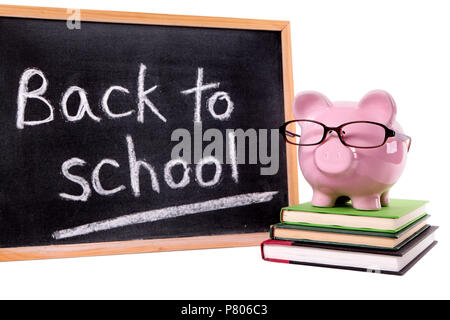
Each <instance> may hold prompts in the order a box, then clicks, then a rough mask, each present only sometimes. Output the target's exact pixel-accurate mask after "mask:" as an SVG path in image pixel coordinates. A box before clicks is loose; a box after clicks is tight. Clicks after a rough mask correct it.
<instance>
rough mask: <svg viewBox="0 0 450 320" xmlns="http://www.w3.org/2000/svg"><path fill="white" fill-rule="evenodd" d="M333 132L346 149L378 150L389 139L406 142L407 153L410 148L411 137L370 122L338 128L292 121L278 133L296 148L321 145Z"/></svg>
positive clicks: (310, 122) (355, 123) (356, 122)
mask: <svg viewBox="0 0 450 320" xmlns="http://www.w3.org/2000/svg"><path fill="white" fill-rule="evenodd" d="M333 131H334V132H336V133H337V135H338V137H339V140H341V142H342V144H343V145H345V146H347V147H354V148H363V149H370V148H378V147H381V146H382V145H384V144H385V143H386V141H387V139H388V138H390V137H396V138H400V139H402V140H406V141H407V144H408V151H409V148H410V146H411V137H409V136H407V135H405V134H402V133H400V132H396V131H394V130H392V129H389V128H388V127H386V126H385V125H383V124H381V123H377V122H372V121H353V122H347V123H344V124H341V125H340V126H338V127H327V126H326V125H324V124H323V123H320V122H318V121H314V120H292V121H288V122H286V123H284V124H283V125H282V126H281V127H280V133H281V134H282V135H283V137H284V139H285V140H286V142H288V143H291V144H295V145H297V146H314V145H318V144H321V143H322V142H323V141H324V140H325V139H326V137H327V135H328V134H331V133H332V132H333Z"/></svg>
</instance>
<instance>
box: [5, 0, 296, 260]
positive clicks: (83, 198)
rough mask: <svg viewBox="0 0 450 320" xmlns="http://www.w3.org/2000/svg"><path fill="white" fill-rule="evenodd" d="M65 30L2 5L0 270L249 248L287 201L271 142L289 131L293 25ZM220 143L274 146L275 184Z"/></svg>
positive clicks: (151, 24) (99, 16) (108, 24)
mask: <svg viewBox="0 0 450 320" xmlns="http://www.w3.org/2000/svg"><path fill="white" fill-rule="evenodd" d="M68 16H69V14H68V13H67V11H65V10H63V9H51V8H45V9H44V8H41V9H40V10H36V9H34V8H31V7H10V6H0V43H1V46H0V101H1V105H0V108H1V117H0V146H1V150H2V151H1V153H2V156H1V160H0V185H1V187H0V260H14V259H28V258H42V257H44V258H45V257H58V256H72V255H86V254H103V253H116V252H117V253H118V252H145V251H155V250H172V249H187V248H205V247H221V246H234V245H248V244H256V243H255V242H258V241H259V240H260V239H261V238H262V237H263V236H265V235H266V232H267V231H268V228H269V226H270V225H271V224H273V223H276V222H277V221H278V219H279V210H280V208H281V207H282V206H285V205H288V204H289V201H291V203H292V202H295V201H296V195H295V193H296V190H297V189H296V186H294V187H292V190H290V186H289V185H290V184H291V186H292V182H293V181H296V180H295V179H296V178H295V177H294V178H293V177H289V176H293V175H295V176H296V170H294V169H293V167H294V166H292V163H295V155H294V154H295V153H292V152H291V151H289V150H287V149H286V145H285V144H284V143H283V142H282V140H281V138H280V136H279V135H276V136H271V135H270V134H271V133H272V131H271V130H272V129H277V128H278V127H279V126H280V125H281V124H282V123H283V122H284V121H285V120H286V119H289V118H290V117H291V116H290V113H289V112H286V111H287V110H289V109H290V102H291V101H286V100H287V99H289V100H290V99H291V97H292V92H291V91H292V88H291V83H292V80H291V79H290V78H291V77H292V75H291V70H290V68H289V66H290V62H289V59H290V55H289V54H288V53H287V51H288V48H287V46H288V43H287V38H286V35H284V36H283V30H284V31H285V32H286V30H285V29H286V28H287V27H288V25H287V23H282V22H267V21H266V22H261V21H250V20H249V21H245V20H238V19H236V20H233V19H229V20H226V22H223V21H222V20H220V19H217V20H215V19H214V18H199V17H197V18H194V17H184V18H183V17H178V18H177V17H176V16H157V15H150V14H147V15H144V14H139V15H138V14H136V15H135V16H133V14H129V13H128V14H127V13H114V14H109V15H107V14H105V13H101V12H94V11H86V10H83V11H82V12H81V15H80V17H81V23H80V24H79V26H78V27H76V26H75V27H73V26H72V27H70V26H69V24H68V22H67V20H66V19H67V18H69V17H68ZM111 16H114V18H111ZM133 17H134V18H133ZM169 17H170V19H168V18H169ZM121 18H122V19H123V21H121V20H120V19H121ZM133 19H134V20H133ZM219 21H222V22H219ZM224 23H225V24H228V25H224ZM233 25H234V27H232V26H233ZM268 25H269V26H270V27H267V26H268ZM274 25H275V26H276V28H275V27H274ZM245 26H247V27H248V29H246V27H245ZM265 28H267V29H268V30H266V29H265ZM286 55H287V56H286ZM286 106H287V107H286ZM208 129H215V130H216V131H215V132H216V133H217V132H218V133H220V134H222V137H223V139H224V141H223V149H222V150H223V153H222V156H223V157H222V161H219V160H218V158H219V157H218V154H217V152H219V155H220V152H222V151H220V150H219V151H215V152H214V153H211V155H212V156H208V155H203V154H202V151H203V152H204V148H205V147H206V146H207V145H208V144H209V143H210V142H207V141H203V140H204V137H203V136H202V134H205V132H206V131H207V130H208ZM230 129H231V130H236V129H242V130H243V131H244V132H247V130H249V129H250V130H254V131H255V132H256V133H257V134H258V135H257V138H258V139H261V136H260V134H264V133H266V134H267V139H268V141H269V150H268V152H270V150H271V149H270V146H271V145H272V144H273V143H278V145H279V149H278V150H279V151H278V152H279V165H278V166H279V168H278V170H277V172H276V173H275V174H270V175H263V174H261V168H264V167H266V165H264V164H262V163H261V162H260V161H257V163H253V164H248V162H249V161H250V159H249V158H250V157H249V156H247V159H246V160H247V161H246V164H238V163H236V152H238V151H239V150H238V147H237V144H236V143H237V142H236V139H235V138H233V137H235V136H233V135H231V136H230V135H229V130H230ZM174 132H179V133H180V134H181V135H183V134H189V136H190V139H191V144H190V146H191V147H192V149H191V153H190V154H189V156H187V152H186V150H184V153H180V156H183V157H185V156H187V158H183V159H184V160H179V159H178V160H177V159H176V158H174V159H175V160H174V159H173V157H172V152H174V147H176V146H177V145H178V146H180V142H181V138H180V134H179V135H178V136H177V134H175V136H177V137H178V140H174V139H173V137H174ZM235 132H236V131H235ZM231 134H233V133H231ZM227 138H230V139H229V140H227ZM183 139H184V138H183ZM211 139H212V138H211ZM211 139H210V141H213V140H211ZM276 140H277V141H276ZM198 141H200V142H198ZM198 143H200V147H198V146H199V144H198ZM259 143H260V142H259ZM184 145H187V144H184ZM246 146H247V148H249V145H246ZM227 147H228V148H227ZM198 150H200V155H198V153H197V155H196V154H195V151H198ZM247 151H248V150H247ZM269 154H270V153H269ZM272 156H273V155H272ZM196 157H197V158H196ZM233 157H234V158H233ZM188 159H190V160H191V161H190V160H188ZM227 159H228V160H227ZM233 159H234V160H233ZM171 160H173V161H171ZM225 161H228V162H226V163H222V162H225ZM233 161H234V162H233ZM272 161H274V160H272ZM288 166H290V167H288ZM136 241H137V242H136ZM111 244H114V246H113V248H116V249H112V250H111ZM108 246H109V247H108ZM24 248H25V250H27V251H26V252H28V253H27V254H24V253H23V250H24ZM61 248H62V249H61ZM67 248H71V249H70V250H68V249H67ZM92 248H97V249H98V250H96V251H95V253H93V251H92ZM108 248H109V250H107V249H108ZM124 248H126V249H124ZM137 248H139V249H137ZM20 250H22V251H20ZM52 250H54V251H52ZM58 250H59V251H58ZM88 250H91V251H88ZM102 250H103V251H102ZM18 252H21V253H18ZM48 252H53V253H52V254H48Z"/></svg>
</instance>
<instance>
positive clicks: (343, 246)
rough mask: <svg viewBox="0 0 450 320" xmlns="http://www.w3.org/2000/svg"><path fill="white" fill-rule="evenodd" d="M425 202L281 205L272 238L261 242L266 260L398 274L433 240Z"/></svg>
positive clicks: (271, 232)
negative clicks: (372, 206)
mask: <svg viewBox="0 0 450 320" xmlns="http://www.w3.org/2000/svg"><path fill="white" fill-rule="evenodd" d="M426 203H427V201H419V200H400V199H391V202H390V204H389V206H387V207H383V208H382V209H380V210H376V211H360V210H356V209H354V208H352V206H351V205H350V204H349V203H347V204H345V205H343V206H338V207H332V208H320V207H314V206H312V205H311V203H304V204H298V205H295V206H290V207H286V208H283V209H282V210H281V223H278V224H275V225H273V226H271V229H270V237H271V239H269V240H266V241H264V242H263V243H262V244H261V252H262V257H263V259H264V260H266V261H272V262H284V263H292V264H303V265H313V266H322V267H333V268H341V269H351V270H358V271H366V272H377V273H388V274H396V275H403V274H404V273H405V272H407V271H408V270H409V269H410V268H411V267H412V266H413V265H414V264H415V263H416V262H417V261H418V260H419V259H420V258H422V257H423V256H424V255H425V254H426V253H427V252H428V251H430V250H431V248H432V247H434V246H435V245H436V243H437V241H435V240H434V232H435V231H436V229H437V227H436V226H430V225H429V224H428V223H427V221H428V218H429V215H428V214H427V213H426Z"/></svg>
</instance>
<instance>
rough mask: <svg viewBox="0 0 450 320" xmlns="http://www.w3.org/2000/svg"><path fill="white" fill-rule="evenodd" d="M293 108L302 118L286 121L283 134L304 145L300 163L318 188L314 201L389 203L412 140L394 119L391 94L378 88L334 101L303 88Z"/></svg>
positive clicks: (368, 206)
mask: <svg viewBox="0 0 450 320" xmlns="http://www.w3.org/2000/svg"><path fill="white" fill-rule="evenodd" d="M293 108H294V116H295V118H296V119H297V120H294V121H290V122H288V123H286V124H284V129H283V130H284V132H283V133H284V135H285V137H286V139H287V140H288V142H291V143H294V144H297V145H299V151H298V155H299V163H300V168H301V170H302V172H303V175H304V176H305V179H306V180H307V181H308V183H309V184H310V185H311V186H312V188H313V199H312V205H314V206H318V207H332V206H334V205H335V204H336V203H337V202H338V203H340V202H346V201H348V200H351V202H352V205H353V207H354V208H356V209H359V210H378V209H380V208H381V206H387V205H388V204H389V189H390V188H391V187H392V186H393V185H394V184H395V183H396V182H397V180H398V179H399V178H400V175H401V174H402V171H403V169H404V167H405V163H406V155H407V153H408V150H409V146H410V143H411V138H410V137H408V136H406V135H405V134H404V133H403V130H402V128H401V127H400V125H399V124H398V123H397V122H396V121H395V116H396V113H397V109H396V106H395V102H394V100H393V99H392V97H391V96H390V95H389V93H387V92H385V91H381V90H375V91H371V92H369V93H368V94H367V95H365V96H364V97H363V98H362V99H361V101H359V102H331V101H330V100H328V98H327V97H325V96H324V95H322V94H320V93H318V92H303V93H299V94H298V95H297V96H296V97H295V102H294V106H293ZM282 128H283V127H282ZM294 128H295V129H294ZM292 129H293V130H292Z"/></svg>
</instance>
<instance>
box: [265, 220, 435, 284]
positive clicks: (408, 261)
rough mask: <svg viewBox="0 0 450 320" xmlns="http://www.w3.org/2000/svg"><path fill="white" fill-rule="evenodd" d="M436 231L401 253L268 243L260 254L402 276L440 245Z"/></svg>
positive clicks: (419, 237) (278, 259) (425, 233)
mask: <svg viewBox="0 0 450 320" xmlns="http://www.w3.org/2000/svg"><path fill="white" fill-rule="evenodd" d="M437 228H438V227H435V226H431V227H429V228H427V229H425V230H424V231H423V232H422V233H420V234H419V235H417V236H416V237H415V238H414V239H412V240H411V241H409V242H408V243H407V244H406V245H405V246H403V247H401V248H400V249H398V250H384V249H373V248H364V247H349V246H340V245H331V244H323V243H313V242H295V241H283V240H266V241H264V242H263V243H262V244H261V254H262V258H263V259H264V260H266V261H271V262H281V263H292V264H301V265H309V266H320V267H328V268H338V269H349V270H356V271H365V272H375V273H387V274H395V275H403V274H405V273H406V272H407V271H408V270H409V269H411V267H412V266H414V265H415V264H416V263H417V261H419V260H420V259H421V258H422V257H423V256H424V255H425V254H426V253H427V252H428V251H430V250H431V248H433V247H434V246H435V245H436V244H437V241H435V240H434V232H435V231H436V229H437Z"/></svg>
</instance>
